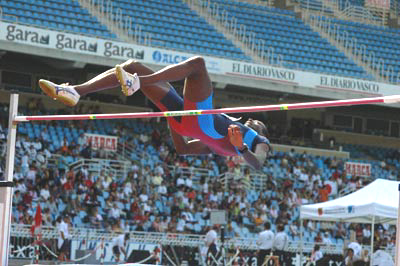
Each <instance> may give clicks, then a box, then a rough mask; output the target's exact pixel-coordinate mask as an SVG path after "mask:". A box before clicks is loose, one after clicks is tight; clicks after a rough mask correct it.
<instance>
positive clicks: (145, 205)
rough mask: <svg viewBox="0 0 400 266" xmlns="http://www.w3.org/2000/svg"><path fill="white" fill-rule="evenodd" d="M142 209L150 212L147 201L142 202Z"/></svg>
mask: <svg viewBox="0 0 400 266" xmlns="http://www.w3.org/2000/svg"><path fill="white" fill-rule="evenodd" d="M143 211H144V212H151V207H150V205H148V204H147V202H145V203H143Z"/></svg>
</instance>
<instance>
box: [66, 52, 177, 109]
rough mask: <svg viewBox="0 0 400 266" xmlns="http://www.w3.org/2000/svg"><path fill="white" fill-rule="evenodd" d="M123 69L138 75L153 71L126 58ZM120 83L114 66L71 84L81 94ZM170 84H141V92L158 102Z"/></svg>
mask: <svg viewBox="0 0 400 266" xmlns="http://www.w3.org/2000/svg"><path fill="white" fill-rule="evenodd" d="M121 66H122V67H123V68H124V70H125V71H127V72H129V73H131V74H133V73H137V74H138V75H140V76H141V75H151V74H153V73H154V71H153V70H151V69H150V68H148V67H147V66H145V65H143V64H141V63H139V62H137V61H134V60H128V61H126V62H125V63H123V64H122V65H121ZM119 85H120V83H119V81H118V79H117V78H116V76H115V68H112V69H109V70H107V71H106V72H104V73H101V74H100V75H98V76H96V77H94V78H92V79H91V80H89V81H87V82H85V83H83V84H79V85H75V86H73V87H74V89H75V90H76V91H77V92H78V93H79V94H80V95H81V96H82V95H86V94H89V93H93V92H97V91H102V90H106V89H111V88H115V87H118V86H119ZM169 88H170V85H169V84H168V83H166V82H160V83H158V84H151V85H149V86H143V87H142V88H141V90H142V92H143V93H144V94H145V95H146V97H148V98H149V99H150V100H151V101H152V102H153V103H156V102H159V101H160V100H161V99H162V98H163V97H164V96H165V95H166V94H167V93H168V91H169Z"/></svg>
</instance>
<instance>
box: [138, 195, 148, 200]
mask: <svg viewBox="0 0 400 266" xmlns="http://www.w3.org/2000/svg"><path fill="white" fill-rule="evenodd" d="M139 198H140V201H141V202H146V201H148V200H149V196H147V195H146V194H140V196H139Z"/></svg>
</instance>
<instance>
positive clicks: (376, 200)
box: [300, 179, 400, 266]
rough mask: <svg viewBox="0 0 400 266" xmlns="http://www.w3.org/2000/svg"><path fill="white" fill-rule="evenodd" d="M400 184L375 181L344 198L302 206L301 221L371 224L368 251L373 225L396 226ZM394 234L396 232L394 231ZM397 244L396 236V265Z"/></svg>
mask: <svg viewBox="0 0 400 266" xmlns="http://www.w3.org/2000/svg"><path fill="white" fill-rule="evenodd" d="M399 185H400V182H396V181H389V180H384V179H377V180H375V181H374V182H372V183H371V184H369V185H367V186H365V187H363V188H362V189H360V190H357V191H356V192H353V193H351V194H349V195H346V196H344V197H341V198H338V199H335V200H331V201H327V202H322V203H317V204H310V205H304V206H301V208H300V219H301V220H304V219H308V220H318V221H335V222H351V223H370V224H372V232H371V249H373V243H374V242H373V235H374V224H375V223H390V224H396V223H397V220H398V219H397V217H398V206H399ZM301 224H302V223H301ZM397 233H399V230H397ZM398 241H399V239H398V237H397V239H396V265H397V266H398V264H397V263H398V259H397V256H398V255H397V250H398V248H399V245H398ZM371 254H372V252H371Z"/></svg>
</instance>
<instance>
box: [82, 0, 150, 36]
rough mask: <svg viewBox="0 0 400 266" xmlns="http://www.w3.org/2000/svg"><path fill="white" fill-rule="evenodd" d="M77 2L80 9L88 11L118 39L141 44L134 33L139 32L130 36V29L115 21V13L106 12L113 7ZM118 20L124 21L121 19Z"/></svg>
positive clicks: (85, 1) (93, 2)
mask: <svg viewBox="0 0 400 266" xmlns="http://www.w3.org/2000/svg"><path fill="white" fill-rule="evenodd" d="M77 1H78V2H79V4H80V5H81V6H82V8H85V9H86V10H88V12H89V13H90V15H92V16H93V17H96V18H97V19H98V20H99V21H100V22H101V23H102V24H103V25H105V26H106V27H107V29H108V30H109V31H111V32H113V33H114V34H115V35H116V36H117V38H118V39H120V40H123V41H125V42H135V43H141V41H142V40H144V39H142V38H140V37H141V36H139V34H137V35H136V33H139V32H134V34H131V33H132V31H131V30H132V29H127V28H126V27H125V25H122V24H121V23H120V21H117V20H116V19H115V17H116V15H115V13H113V12H108V11H107V10H115V8H114V7H113V5H104V6H100V5H99V4H98V3H97V1H90V0H77ZM110 3H112V2H110ZM120 18H121V19H124V18H123V17H120ZM140 33H141V32H140Z"/></svg>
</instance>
